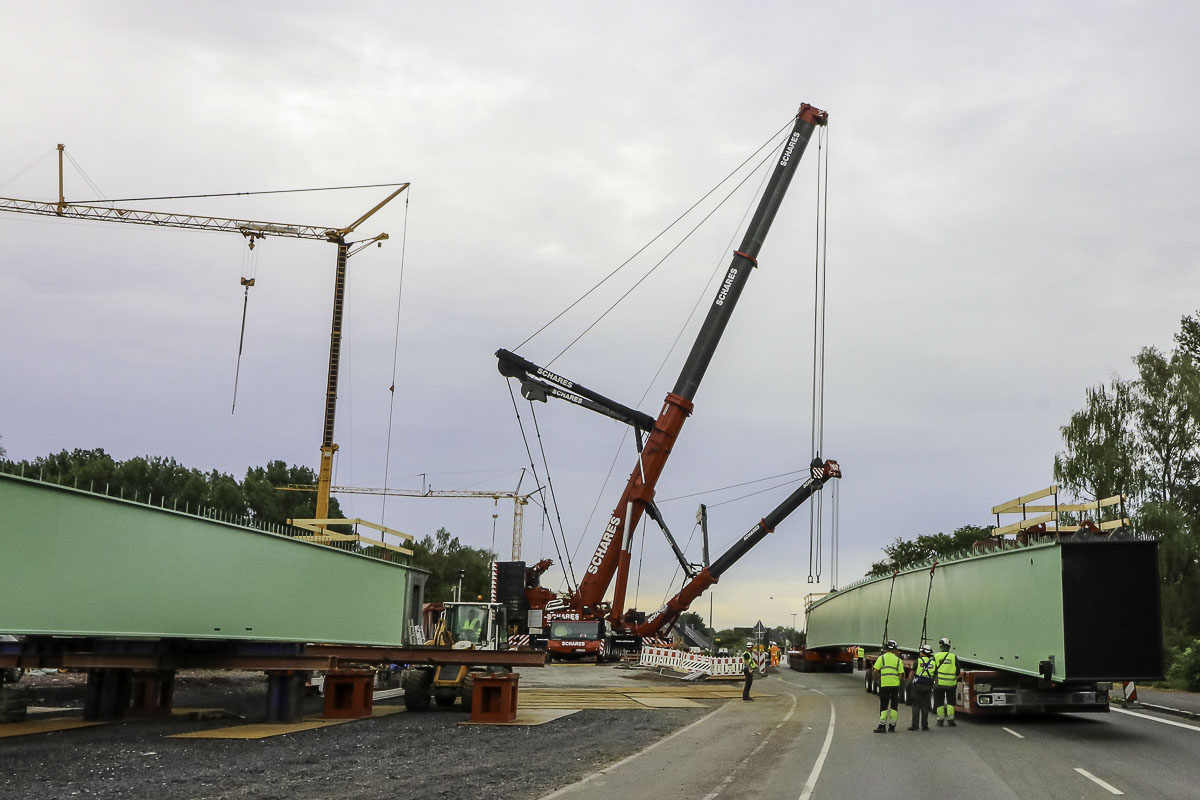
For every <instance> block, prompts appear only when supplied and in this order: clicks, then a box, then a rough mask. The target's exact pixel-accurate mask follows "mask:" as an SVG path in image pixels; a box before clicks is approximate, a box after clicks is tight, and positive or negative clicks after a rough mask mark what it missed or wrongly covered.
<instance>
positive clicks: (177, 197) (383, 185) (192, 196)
mask: <svg viewBox="0 0 1200 800" xmlns="http://www.w3.org/2000/svg"><path fill="white" fill-rule="evenodd" d="M51 152H53V151H51ZM63 152H64V153H66V151H65V150H64V151H63ZM67 158H71V155H70V154H69V153H67ZM71 161H72V163H74V161H75V159H73V158H72V159H71ZM80 172H82V170H80ZM85 178H86V176H85ZM89 183H90V181H89ZM403 185H404V184H403V183H364V184H359V185H357V186H315V187H311V188H308V189H267V190H264V191H258V192H214V193H209V194H172V195H163V196H160V197H118V198H116V199H113V200H76V201H74V202H76V203H79V204H87V203H135V202H141V201H143V200H195V199H198V198H205V197H249V196H251V195H262V194H299V193H301V192H337V191H342V190H344V189H387V188H394V187H396V186H403ZM2 187H3V184H0V188H2ZM92 188H93V190H95V191H96V194H98V195H100V196H101V197H103V196H104V194H103V192H100V191H99V190H96V188H95V186H93V187H92Z"/></svg>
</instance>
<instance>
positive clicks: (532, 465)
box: [506, 381, 575, 593]
mask: <svg viewBox="0 0 1200 800" xmlns="http://www.w3.org/2000/svg"><path fill="white" fill-rule="evenodd" d="M506 383H507V384H508V395H509V397H510V398H511V399H512V405H513V412H514V413H515V414H516V416H517V427H518V428H520V430H521V440H522V441H523V442H524V443H525V455H526V456H528V458H529V469H530V471H531V472H532V473H533V482H534V485H536V486H537V487H538V490H539V491H540V490H541V488H542V479H541V478H540V477H538V472H537V464H536V463H534V460H533V451H532V450H530V449H529V436H528V435H527V434H526V433H525V421H524V420H522V419H521V411H520V409H519V408H518V407H517V396H516V394H514V393H513V390H512V381H506ZM538 505H539V506H540V507H541V509H542V547H543V549H544V545H545V536H546V522H547V520H548V519H549V516H550V511H549V509H548V508H547V507H546V503H545V502H541V503H538ZM550 540H551V541H552V542H553V543H554V552H555V553H556V554H557V555H558V562H559V563H560V564H562V563H563V549H565V547H566V539H565V538H564V539H563V548H562V549H560V548H559V546H558V538H557V537H556V536H555V533H554V524H553V523H551V524H550ZM563 567H564V568H563V580H564V581H566V582H567V589H568V590H569V591H571V592H572V593H573V592H574V591H575V590H574V589H571V583H570V579H569V578H568V577H567V576H568V569H570V570H571V574H572V575H573V574H574V569H573V568H572V567H571V564H570V560H569V559H568V560H567V563H566V564H564V565H563Z"/></svg>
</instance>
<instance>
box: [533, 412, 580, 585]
mask: <svg viewBox="0 0 1200 800" xmlns="http://www.w3.org/2000/svg"><path fill="white" fill-rule="evenodd" d="M529 415H530V417H532V418H533V430H534V432H535V433H537V440H538V449H539V450H540V451H541V453H542V466H544V467H545V468H546V486H547V487H548V488H549V489H550V501H551V502H552V503H554V516H555V518H556V519H557V520H558V534H559V536H561V537H562V540H563V547H564V549H565V548H566V544H567V529H566V528H565V527H564V526H563V521H562V512H560V511H559V510H558V494H557V493H556V492H555V491H554V480H553V479H552V478H551V477H550V461H549V460H548V459H547V458H546V446H545V444H544V443H543V442H542V429H541V427H540V426H539V425H538V421H537V410H536V409H535V408H534V407H533V401H532V400H530V401H529ZM548 510H549V509H547V511H548ZM551 530H553V527H552V528H551ZM566 566H567V569H566V570H563V572H564V574H565V573H566V572H567V571H568V570H569V571H570V573H571V580H572V582H574V584H575V586H576V588H578V586H579V581H578V579H576V578H575V565H574V564H573V563H572V562H571V559H570V558H569V557H568V558H567V565H566ZM567 587H568V588H570V584H567ZM572 591H574V590H572Z"/></svg>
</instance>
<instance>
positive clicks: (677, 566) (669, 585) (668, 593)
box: [661, 506, 711, 607]
mask: <svg viewBox="0 0 1200 800" xmlns="http://www.w3.org/2000/svg"><path fill="white" fill-rule="evenodd" d="M710 508H711V506H710ZM699 528H700V523H699V522H697V523H696V524H695V525H693V526H692V533H691V535H689V536H688V540H687V544H685V545H684V546H683V553H684V554H685V555H686V554H687V550H688V548H689V547H691V546H692V540H693V539H695V538H696V531H697V530H699ZM682 568H683V567H682V565H681V564H679V563H678V562H677V563H676V564H675V571H674V572H672V573H671V580H669V581H667V591H666V592H664V593H663V599H662V604H661V605H662V606H664V607H665V606H666V605H667V600H668V599H669V598H670V597H671V589H672V588H674V586H675V578H676V576H678V575H679V570H681V569H682ZM685 580H686V577H685ZM682 588H683V586H682V584H680V589H682Z"/></svg>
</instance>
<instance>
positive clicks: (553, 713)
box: [458, 708, 579, 725]
mask: <svg viewBox="0 0 1200 800" xmlns="http://www.w3.org/2000/svg"><path fill="white" fill-rule="evenodd" d="M577 711H579V709H578V708H538V709H527V710H520V709H518V711H517V718H516V719H515V720H514V721H512V722H471V721H470V720H465V721H463V722H460V723H458V724H459V725H544V724H546V723H547V722H553V721H554V720H556V719H561V718H562V717H565V716H567V715H569V714H574V713H576V712H577Z"/></svg>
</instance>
